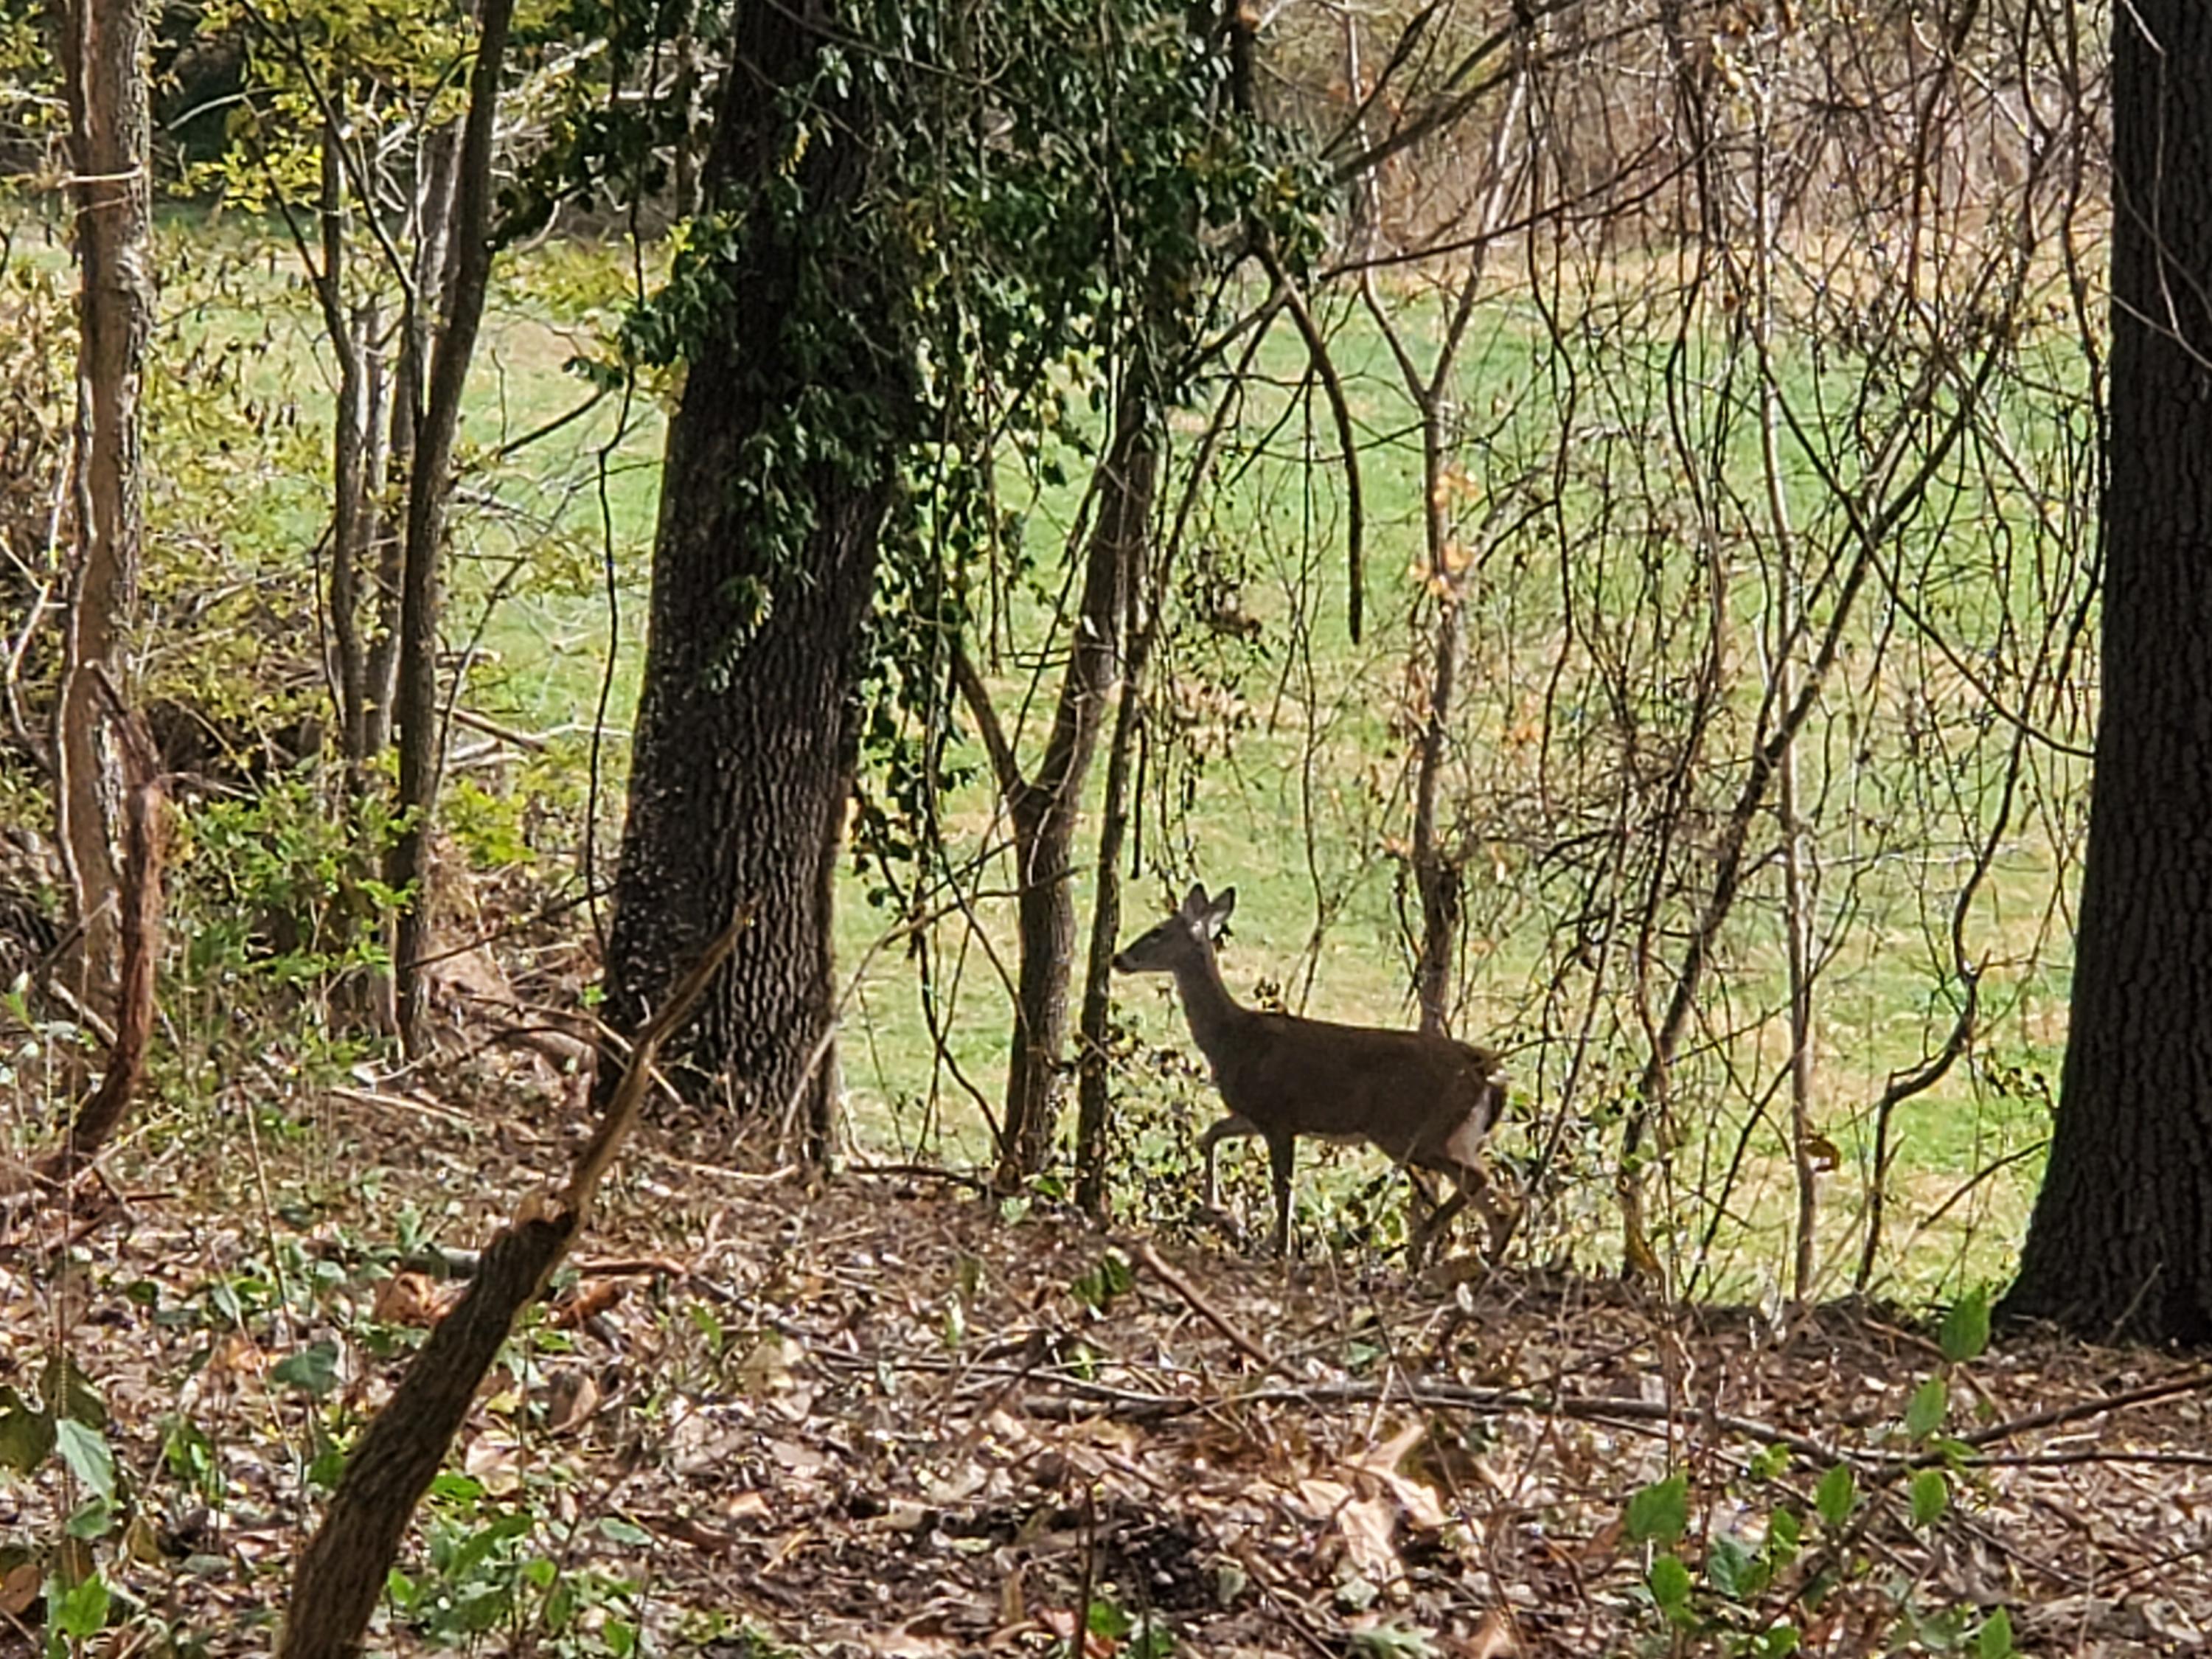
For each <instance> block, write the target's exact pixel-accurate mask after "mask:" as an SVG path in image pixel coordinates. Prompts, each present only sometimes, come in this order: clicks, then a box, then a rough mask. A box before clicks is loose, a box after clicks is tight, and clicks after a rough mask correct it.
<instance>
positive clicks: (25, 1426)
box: [0, 1388, 54, 1474]
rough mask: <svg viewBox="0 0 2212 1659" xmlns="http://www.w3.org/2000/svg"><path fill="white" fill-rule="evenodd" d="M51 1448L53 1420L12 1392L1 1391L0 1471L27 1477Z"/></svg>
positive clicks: (5, 1389) (4, 1389) (52, 1443)
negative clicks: (4, 1470)
mask: <svg viewBox="0 0 2212 1659" xmlns="http://www.w3.org/2000/svg"><path fill="white" fill-rule="evenodd" d="M53 1449H54V1419H52V1418H51V1417H49V1416H47V1415H46V1413H44V1412H42V1411H38V1410H35V1409H34V1408H33V1407H32V1405H31V1403H30V1402H29V1401H27V1400H25V1399H24V1398H23V1396H22V1395H20V1394H17V1393H16V1392H15V1389H9V1388H0V1468H8V1469H13V1470H15V1473H16V1474H29V1473H30V1472H31V1471H32V1470H33V1469H35V1468H38V1467H39V1465H40V1464H41V1463H43V1462H46V1454H47V1453H48V1452H51V1451H52V1450H53Z"/></svg>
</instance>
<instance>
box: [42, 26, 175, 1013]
mask: <svg viewBox="0 0 2212 1659" xmlns="http://www.w3.org/2000/svg"><path fill="white" fill-rule="evenodd" d="M62 22H63V27H62V61H63V70H64V77H65V79H66V82H67V86H68V100H69V106H70V167H71V171H72V173H73V175H74V176H73V177H72V179H71V180H70V194H71V196H72V197H73V199H74V203H75V206H76V258H77V270H78V276H79V284H80V287H79V294H78V312H77V315H78V328H79V343H78V356H77V405H76V454H75V465H74V469H73V472H74V477H73V483H74V493H75V500H76V546H75V549H74V553H73V557H72V560H71V568H70V604H69V615H68V620H67V626H66V629H65V630H64V642H63V658H62V672H61V696H60V697H59V698H58V702H57V708H56V711H55V723H56V731H55V743H54V754H55V757H56V758H57V760H58V763H59V766H60V776H59V778H58V780H57V784H56V788H55V798H56V799H55V804H56V809H57V811H58V819H59V822H58V826H57V827H58V832H59V833H58V842H59V844H60V847H61V851H62V857H63V860H64V866H65V867H66V868H67V870H68V872H69V877H70V888H71V893H72V897H73V898H74V901H75V903H76V915H77V919H78V921H79V922H80V923H81V925H82V935H81V938H80V941H79V946H78V948H79V951H80V953H81V955H80V964H81V968H82V994H83V995H84V996H85V998H86V1000H87V1001H88V1003H89V1004H90V1005H91V1006H94V1007H95V1008H97V1009H99V1010H100V1011H101V1012H112V1010H113V1008H114V1006H115V996H116V991H117V975H118V941H119V937H120V933H119V927H120V922H119V917H118V894H119V892H120V890H121V884H122V881H121V872H120V870H119V868H118V862H117V857H116V851H115V842H116V840H117V835H116V831H117V830H118V828H119V826H120V823H121V819H122V814H123V788H122V786H121V782H120V779H119V776H118V771H117V768H116V766H115V763H114V761H113V758H112V754H111V753H110V752H108V746H107V745H106V744H104V743H103V741H102V738H101V705H100V695H99V677H100V675H102V674H106V675H107V676H108V677H109V678H111V679H112V680H113V681H114V682H115V683H116V684H126V677H125V675H124V673H123V671H122V663H121V661H120V653H121V648H122V641H123V638H124V635H125V632H126V630H127V629H128V628H129V625H130V623H131V617H132V616H133V615H134V613H135V611H136V610H137V595H138V565H139V550H140V542H141V538H142V535H143V513H144V505H143V480H142V478H141V475H140V469H139V455H138V393H139V386H140V381H141V379H142V377H143V374H144V366H145V356H146V341H147V337H148V334H149V331H150V329H151V326H152V321H153V305H154V295H153V274H152V248H151V243H150V234H151V209H150V200H151V197H150V193H149V188H148V185H147V177H146V153H147V142H148V139H147V131H148V128H147V89H146V27H147V14H146V7H145V4H144V0H72V3H70V4H69V5H68V6H67V7H66V8H65V9H64V16H63V20H62Z"/></svg>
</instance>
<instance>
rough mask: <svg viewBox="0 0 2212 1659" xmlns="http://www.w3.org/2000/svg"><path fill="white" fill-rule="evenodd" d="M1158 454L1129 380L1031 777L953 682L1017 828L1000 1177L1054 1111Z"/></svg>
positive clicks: (1043, 1133) (980, 705) (991, 718)
mask: <svg viewBox="0 0 2212 1659" xmlns="http://www.w3.org/2000/svg"><path fill="white" fill-rule="evenodd" d="M1159 459H1160V456H1159V435H1158V429H1157V425H1156V422H1155V421H1154V418H1153V416H1152V410H1151V407H1150V402H1149V399H1148V398H1146V394H1145V392H1144V391H1143V390H1142V389H1141V388H1140V387H1139V386H1136V385H1135V384H1134V383H1132V384H1131V385H1130V386H1128V387H1127V388H1126V389H1125V390H1124V392H1122V395H1121V399H1120V401H1119V405H1118V407H1117V409H1116V410H1115V421H1114V436H1113V440H1112V441H1111V442H1110V443H1109V445H1108V446H1107V450H1106V456H1105V459H1103V461H1102V462H1101V463H1100V464H1099V469H1098V482H1097V517H1096V518H1095V519H1094V520H1093V521H1092V524H1091V538H1090V544H1089V547H1088V550H1087V551H1086V552H1085V556H1084V562H1083V587H1082V592H1081V594H1080V596H1079V599H1078V600H1077V604H1076V614H1075V619H1074V623H1073V629H1072V636H1071V639H1070V642H1069V646H1068V658H1067V669H1066V674H1065V676H1064V677H1063V678H1062V679H1061V681H1060V697H1059V701H1058V702H1057V703H1056V704H1055V706H1054V711H1053V720H1052V734H1051V736H1050V737H1049V738H1047V739H1046V742H1045V747H1044V753H1043V755H1042V757H1041V758H1040V759H1039V761H1038V763H1037V767H1036V775H1035V776H1033V777H1031V776H1025V775H1024V773H1023V771H1022V768H1021V763H1020V761H1019V759H1018V757H1017V756H1016V755H1015V753H1014V749H1013V744H1012V742H1011V741H1009V740H1008V738H1006V734H1005V732H1003V731H1002V730H1001V729H1000V725H999V720H998V715H997V713H996V712H995V711H994V709H993V708H992V706H991V697H990V693H989V692H988V691H987V690H985V689H984V686H983V683H982V681H981V678H979V677H978V676H977V675H976V674H975V671H974V669H973V666H972V665H970V664H969V662H968V661H967V659H966V658H964V657H963V658H960V659H958V666H959V668H960V671H961V673H960V679H961V692H962V695H963V696H964V697H965V699H966V700H967V702H968V706H969V710H970V711H971V712H972V713H973V714H974V715H975V721H976V724H977V726H978V727H979V728H980V729H981V733H982V737H983V742H984V747H985V749H986V750H987V751H988V753H989V755H990V757H991V768H992V771H993V773H994V775H995V776H996V778H997V780H998V784H999V794H1000V799H1001V800H1002V801H1003V802H1004V803H1005V804H1006V813H1007V816H1008V817H1010V818H1011V819H1012V821H1013V829H1014V860H1015V867H1016V890H1017V896H1016V902H1017V906H1018V914H1019V918H1020V928H1021V962H1020V966H1019V968H1018V970H1017V974H1016V982H1015V1002H1014V1029H1013V1035H1012V1042H1010V1044H1009V1045H1008V1049H1007V1058H1006V1117H1005V1120H1004V1123H1005V1127H1004V1129H1003V1131H1002V1134H1003V1140H1004V1144H1003V1145H1001V1146H1000V1148H999V1179H1000V1184H1001V1185H1004V1186H1006V1187H1008V1188H1012V1187H1014V1186H1018V1184H1019V1183H1020V1182H1021V1180H1022V1178H1023V1177H1024V1176H1030V1175H1034V1174H1035V1173H1036V1171H1037V1170H1041V1169H1042V1168H1043V1167H1044V1162H1045V1158H1047V1156H1048V1154H1049V1153H1050V1152H1051V1150H1052V1138H1053V1133H1054V1128H1055V1127H1056V1125H1057V1124H1058V1122H1059V1118H1060V1095H1061V1093H1062V1091H1063V1089H1062V1085H1063V1079H1064V1074H1065V1072H1066V1050H1067V988H1068V979H1069V976H1070V974H1071V973H1072V971H1073V966H1074V962H1075V942H1076V933H1075V892H1074V888H1073V882H1072V873H1073V872H1072V866H1073V862H1074V854H1075V830H1076V825H1077V823H1078V821H1079V818H1080V817H1081V815H1082V810H1083V786H1084V781H1085V778H1087V777H1088V776H1089V775H1090V771H1091V757H1092V756H1093V755H1094V754H1095V753H1096V752H1097V748H1098V735H1099V732H1100V729H1101V728H1102V726H1103V725H1104V722H1105V719H1106V710H1107V708H1108V706H1109V704H1110V703H1111V702H1112V701H1113V697H1114V689H1115V685H1116V684H1118V683H1119V681H1120V679H1121V647H1122V620H1123V613H1124V612H1125V611H1126V610H1127V606H1128V593H1129V585H1130V582H1131V581H1132V580H1133V577H1134V574H1135V572H1136V570H1137V568H1138V561H1139V558H1140V557H1141V556H1143V552H1144V547H1145V541H1146V528H1147V526H1149V525H1150V523H1151V521H1152V495H1153V492H1154V489H1155V488H1156V485H1157V480H1158V475H1159Z"/></svg>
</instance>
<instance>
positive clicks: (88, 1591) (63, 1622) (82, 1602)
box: [53, 1573, 108, 1637]
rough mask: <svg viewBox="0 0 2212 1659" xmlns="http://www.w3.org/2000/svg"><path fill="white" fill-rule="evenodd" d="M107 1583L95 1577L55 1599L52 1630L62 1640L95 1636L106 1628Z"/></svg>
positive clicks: (97, 1575)
mask: <svg viewBox="0 0 2212 1659" xmlns="http://www.w3.org/2000/svg"><path fill="white" fill-rule="evenodd" d="M107 1602H108V1595H107V1581H106V1579H104V1578H102V1577H100V1575H99V1574H98V1573H94V1574H93V1576H92V1577H89V1578H87V1579H85V1580H83V1581H82V1583H79V1584H77V1585H76V1587H75V1588H74V1589H69V1590H65V1591H64V1592H63V1593H62V1594H61V1595H59V1596H57V1597H55V1598H54V1601H53V1609H54V1629H55V1631H56V1632H57V1633H58V1634H60V1635H63V1636H76V1637H86V1636H97V1635H99V1634H100V1632H101V1630H102V1629H104V1628H105V1627H106V1624H107Z"/></svg>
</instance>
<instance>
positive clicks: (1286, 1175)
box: [1267, 1134, 1297, 1259]
mask: <svg viewBox="0 0 2212 1659" xmlns="http://www.w3.org/2000/svg"><path fill="white" fill-rule="evenodd" d="M1296 1159H1297V1140H1296V1139H1294V1138H1293V1137H1291V1136H1290V1135H1286V1134H1272V1135H1269V1136H1268V1137H1267V1170H1268V1173H1269V1174H1271V1175H1273V1176H1274V1178H1275V1254H1276V1255H1278V1256H1279V1257H1283V1258H1285V1259H1287V1258H1288V1257H1289V1255H1290V1254H1291V1166H1292V1164H1293V1163H1294V1162H1295V1161H1296Z"/></svg>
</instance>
